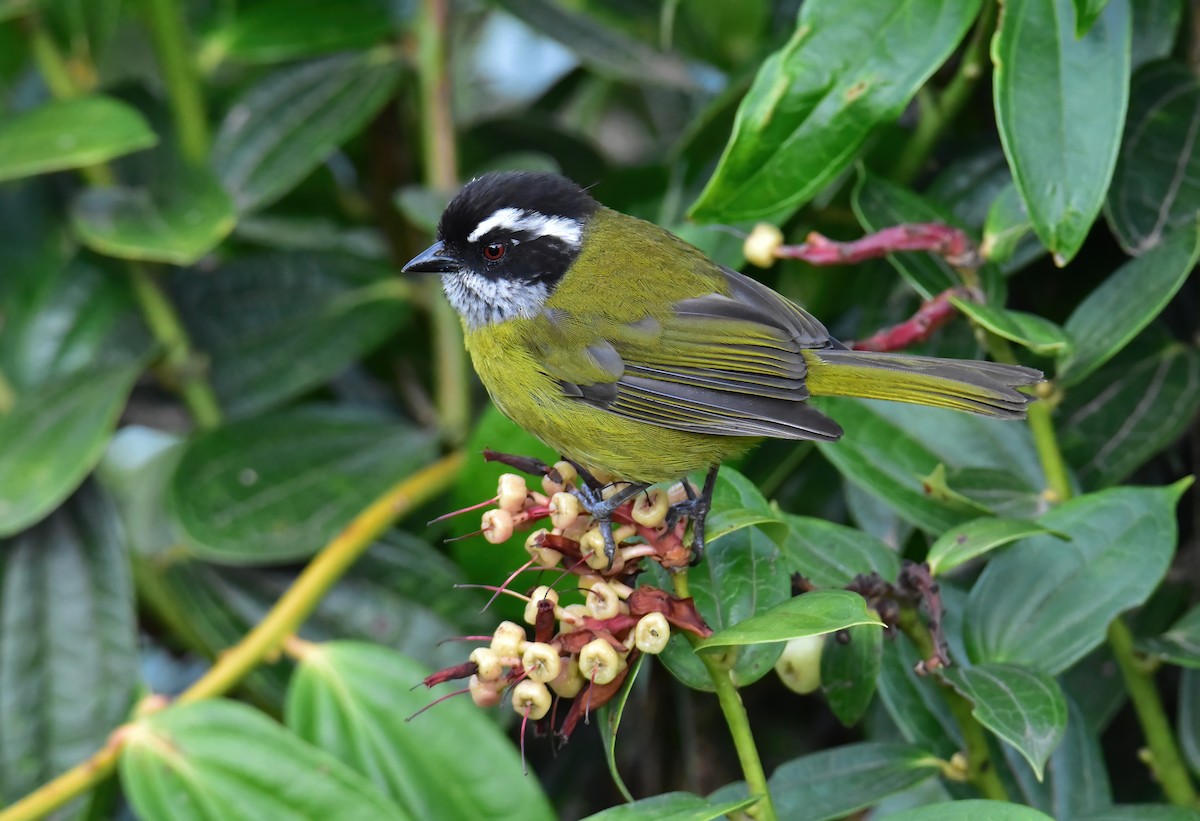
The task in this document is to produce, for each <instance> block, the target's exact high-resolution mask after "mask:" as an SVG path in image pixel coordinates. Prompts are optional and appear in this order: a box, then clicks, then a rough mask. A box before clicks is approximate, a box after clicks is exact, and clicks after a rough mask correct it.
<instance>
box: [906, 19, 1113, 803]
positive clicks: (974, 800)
mask: <svg viewBox="0 0 1200 821" xmlns="http://www.w3.org/2000/svg"><path fill="white" fill-rule="evenodd" d="M1118 1H1119V0H1118ZM964 818H969V819H971V821H1054V819H1052V818H1051V817H1050V816H1048V815H1046V814H1045V813H1042V812H1038V811H1037V810H1035V809H1033V808H1032V807H1023V806H1021V805H1020V804H1009V803H1007V802H1005V801H985V800H982V799H978V798H975V799H969V800H966V801H946V802H945V803H942V804H930V805H929V806H926V807H916V808H914V809H911V810H904V811H903V812H898V813H895V814H894V815H889V816H888V821H963V819H964Z"/></svg>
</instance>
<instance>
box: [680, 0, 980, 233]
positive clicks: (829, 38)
mask: <svg viewBox="0 0 1200 821" xmlns="http://www.w3.org/2000/svg"><path fill="white" fill-rule="evenodd" d="M978 12H979V3H978V2H977V1H976V0H958V2H954V1H953V0H906V2H903V3H900V4H897V3H895V2H892V0H863V2H858V3H855V4H854V5H853V7H852V8H847V6H846V5H845V4H844V3H840V2H838V0H816V2H811V1H810V2H806V3H804V4H803V5H802V6H801V7H800V15H799V19H798V20H797V24H796V31H795V33H794V34H793V36H792V38H791V40H790V41H789V42H788V43H787V45H785V46H784V47H783V48H782V49H780V50H779V51H777V52H775V54H773V55H771V56H770V57H769V58H768V59H767V61H766V62H765V63H764V64H763V65H762V67H761V68H760V69H759V71H758V74H757V76H756V77H755V79H754V84H753V86H752V87H751V89H750V91H749V93H747V95H746V97H745V98H744V99H743V101H742V104H741V106H740V107H739V108H738V113H737V119H736V120H735V122H734V127H733V135H732V137H731V138H730V141H729V144H728V145H727V146H726V148H725V153H724V154H723V155H722V156H721V160H720V162H719V164H718V166H717V169H716V171H715V172H714V173H713V176H712V178H711V179H710V180H709V183H708V185H707V186H706V187H705V189H704V192H703V193H702V194H701V195H700V198H699V200H698V201H697V202H696V204H695V205H694V206H692V212H691V213H692V216H694V217H696V218H697V219H700V220H706V221H724V222H735V221H738V220H748V219H755V218H758V217H766V216H770V215H776V214H778V213H779V212H781V211H786V210H790V209H794V208H797V207H799V206H800V205H803V204H804V203H805V202H807V201H808V200H809V199H811V198H812V197H813V196H814V195H815V194H816V193H818V192H819V191H820V190H821V189H822V188H824V187H825V185H826V184H827V183H829V182H830V181H831V180H833V179H834V178H836V177H837V176H838V175H840V174H841V173H842V172H843V171H845V170H846V168H847V167H849V165H850V163H851V162H852V161H853V159H854V156H855V154H856V153H857V152H858V149H859V148H860V147H861V146H862V144H863V142H864V141H865V140H866V139H867V137H868V136H869V135H870V133H871V131H872V129H873V128H874V127H875V126H876V125H878V124H880V123H885V122H890V121H892V120H894V119H895V118H896V117H898V116H899V115H900V113H901V112H902V111H903V110H904V108H905V106H906V105H908V102H909V100H911V99H912V97H913V95H914V94H916V92H917V89H919V88H920V87H921V86H922V85H923V84H924V83H925V81H926V80H927V79H928V78H929V76H930V75H931V74H932V73H933V72H934V71H935V70H936V69H937V68H938V66H940V65H941V64H942V62H943V61H944V60H945V59H946V58H947V57H949V56H950V54H951V53H952V52H953V51H954V49H955V48H956V47H957V45H958V43H959V40H961V39H962V36H963V34H965V33H966V31H967V28H968V27H969V26H970V24H971V22H972V21H973V20H974V19H975V16H976V14H978Z"/></svg>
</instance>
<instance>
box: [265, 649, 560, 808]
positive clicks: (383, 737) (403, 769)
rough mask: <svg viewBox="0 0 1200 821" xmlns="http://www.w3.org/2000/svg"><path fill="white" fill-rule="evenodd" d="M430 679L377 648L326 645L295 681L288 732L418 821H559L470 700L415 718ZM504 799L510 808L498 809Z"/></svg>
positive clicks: (305, 660)
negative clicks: (481, 819)
mask: <svg viewBox="0 0 1200 821" xmlns="http://www.w3.org/2000/svg"><path fill="white" fill-rule="evenodd" d="M429 673H430V670H429V669H427V668H426V667H424V666H423V665H420V664H417V663H416V662H414V661H412V660H410V659H408V658H405V657H404V656H402V655H400V654H398V653H396V652H394V651H391V650H388V649H385V648H382V647H377V646H375V645H372V644H365V643H358V642H331V643H329V644H323V645H319V646H317V647H314V648H312V649H311V650H310V652H309V653H308V654H307V655H306V656H305V657H304V658H303V659H302V660H301V663H300V667H299V669H298V670H297V671H296V674H295V676H294V677H293V678H292V683H291V686H290V687H289V688H288V699H287V708H286V716H287V725H288V726H289V727H290V728H291V729H292V730H293V731H295V733H296V734H297V735H299V736H300V737H301V738H303V739H305V740H306V741H309V742H310V743H312V744H314V745H316V746H317V747H320V748H321V749H322V750H325V751H326V752H328V753H330V754H332V755H333V756H335V757H336V758H337V759H338V760H339V761H343V762H345V763H346V764H348V765H349V766H350V767H352V768H353V769H355V770H357V771H358V772H360V773H362V774H363V775H365V776H367V778H369V779H370V780H371V781H372V783H374V785H375V786H376V787H377V788H379V789H380V790H381V791H382V792H383V793H384V794H386V795H388V796H390V797H391V798H392V799H393V800H395V801H396V802H397V803H398V804H399V805H400V806H401V807H403V808H404V810H405V811H406V812H407V813H408V814H409V815H411V816H412V817H414V818H470V817H473V816H476V815H478V814H479V812H480V808H481V807H487V808H488V811H487V816H488V818H495V819H502V818H511V819H526V818H528V819H540V818H553V817H554V815H553V813H552V811H551V809H550V805H549V803H548V802H547V800H546V797H545V795H544V794H543V793H542V791H541V789H540V787H539V786H538V782H537V779H535V778H527V777H524V776H523V775H522V764H521V759H520V757H519V756H518V754H517V751H516V749H514V747H513V745H512V742H510V741H509V740H508V739H507V738H506V737H505V736H504V733H503V732H502V731H501V730H500V728H499V727H498V726H497V725H496V723H495V722H494V721H492V720H491V719H490V718H489V717H488V715H487V714H486V713H485V712H483V711H482V710H480V709H479V708H478V707H476V706H475V705H474V704H473V703H472V702H471V700H470V699H469V698H457V699H451V700H449V701H446V702H443V703H442V704H439V705H437V706H436V707H434V708H433V709H431V710H428V711H426V712H424V713H421V715H419V716H416V715H415V714H416V713H417V712H418V711H419V710H421V709H422V708H424V707H425V706H427V705H428V704H429V702H430V701H432V700H433V698H434V697H435V696H433V695H431V694H430V693H429V692H428V691H427V690H425V689H424V688H416V689H414V685H416V684H419V683H420V682H421V680H422V679H423V678H425V676H427V675H429ZM410 719H411V720H410ZM500 794H504V795H505V796H506V800H505V801H503V802H497V801H495V800H494V797H495V796H496V795H500Z"/></svg>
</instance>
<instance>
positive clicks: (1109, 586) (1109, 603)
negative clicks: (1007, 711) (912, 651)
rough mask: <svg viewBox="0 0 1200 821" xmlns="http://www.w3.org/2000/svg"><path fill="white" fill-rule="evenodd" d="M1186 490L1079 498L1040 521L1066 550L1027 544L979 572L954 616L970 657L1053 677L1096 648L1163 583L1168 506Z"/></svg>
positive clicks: (1171, 542)
mask: <svg viewBox="0 0 1200 821" xmlns="http://www.w3.org/2000/svg"><path fill="white" fill-rule="evenodd" d="M1189 483H1190V482H1189V481H1185V482H1181V483H1176V484H1174V485H1170V486H1167V487H1159V488H1145V487H1123V488H1117V489H1113V490H1104V491H1100V492H1098V493H1089V494H1087V495H1086V496H1078V497H1076V498H1075V499H1072V500H1071V501H1069V502H1067V503H1065V504H1063V505H1062V506H1060V507H1057V508H1055V509H1054V510H1051V511H1050V512H1049V513H1047V514H1045V515H1044V516H1042V517H1041V519H1040V523H1041V524H1042V525H1043V526H1044V527H1046V528H1047V529H1048V530H1050V531H1053V532H1055V533H1061V534H1065V535H1066V536H1068V537H1070V541H1069V542H1067V541H1062V540H1060V539H1057V538H1055V537H1054V536H1035V537H1033V538H1030V539H1025V540H1022V541H1020V542H1018V543H1017V544H1015V545H1013V546H1011V547H1009V548H1008V550H1006V551H1005V552H1004V554H1003V555H1001V556H997V557H995V558H994V559H992V560H991V561H990V562H988V564H987V566H986V567H985V568H984V570H983V573H982V574H981V575H980V577H979V580H978V581H977V582H976V583H975V586H974V587H973V588H972V590H971V595H970V598H969V600H968V603H967V609H966V613H965V616H964V631H965V636H966V643H967V649H968V652H969V653H970V654H971V657H972V658H973V659H974V660H975V661H976V662H1003V663H1014V664H1024V665H1028V666H1029V667H1032V668H1034V669H1037V670H1041V671H1044V672H1046V673H1050V674H1051V675H1054V674H1057V673H1060V672H1062V671H1063V670H1065V669H1067V668H1068V667H1070V666H1071V665H1072V664H1074V663H1075V662H1076V661H1078V660H1079V659H1080V658H1082V657H1083V656H1084V655H1085V654H1086V653H1087V652H1088V651H1089V650H1091V649H1092V648H1093V647H1096V646H1097V645H1098V644H1100V643H1101V642H1102V641H1103V640H1104V635H1105V630H1106V629H1107V626H1108V623H1109V622H1110V621H1112V619H1113V618H1115V617H1116V616H1117V615H1118V614H1120V613H1122V612H1124V611H1125V610H1128V609H1129V608H1131V607H1135V606H1137V605H1139V604H1141V603H1142V602H1143V601H1145V600H1146V598H1147V597H1148V596H1149V595H1150V593H1151V591H1153V590H1154V588H1155V587H1157V586H1158V583H1159V582H1160V581H1161V580H1162V578H1163V575H1164V574H1165V573H1166V571H1167V567H1168V565H1169V564H1170V561H1171V556H1172V555H1173V554H1174V552H1175V540H1176V523H1175V504H1176V502H1177V501H1178V500H1179V497H1180V495H1181V494H1182V493H1183V492H1184V490H1185V489H1186V488H1187V485H1188V484H1189ZM1013 590H1020V591H1021V595H1020V596H1013V595H1011V592H1012V591H1013Z"/></svg>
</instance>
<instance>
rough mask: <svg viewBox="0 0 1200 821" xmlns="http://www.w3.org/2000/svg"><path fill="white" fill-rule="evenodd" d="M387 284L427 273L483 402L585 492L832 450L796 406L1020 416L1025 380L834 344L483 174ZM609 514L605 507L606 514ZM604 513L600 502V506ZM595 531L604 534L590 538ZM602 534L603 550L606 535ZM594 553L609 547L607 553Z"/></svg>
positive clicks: (672, 255)
mask: <svg viewBox="0 0 1200 821" xmlns="http://www.w3.org/2000/svg"><path fill="white" fill-rule="evenodd" d="M404 271H405V272H406V273H409V272H413V273H416V272H427V273H436V274H440V275H441V277H442V283H443V286H444V288H445V291H446V295H447V297H449V300H450V302H451V304H452V305H453V306H454V307H455V309H456V310H457V311H458V313H459V314H460V315H461V316H462V322H463V327H464V329H465V332H466V345H467V349H468V350H469V351H470V354H471V360H472V362H473V363H474V365H475V370H476V372H477V373H478V374H479V377H480V379H481V380H482V381H483V384H484V385H485V386H486V387H487V390H488V393H489V394H490V395H491V397H492V400H493V401H494V402H495V403H496V406H497V407H498V408H499V409H500V410H501V411H502V412H503V413H504V414H505V415H506V416H508V417H509V418H510V419H512V420H513V421H514V422H516V423H517V424H518V425H520V426H521V427H523V428H525V429H526V430H528V431H529V432H530V433H532V434H533V435H535V436H536V437H537V438H539V439H541V440H542V441H543V442H545V443H546V444H547V445H549V446H550V447H551V448H554V449H555V450H556V451H557V452H559V453H561V454H562V455H563V457H564V458H566V459H568V460H570V461H572V462H574V463H576V464H577V465H578V466H580V467H582V468H584V469H585V470H586V471H587V472H590V473H591V474H592V475H593V476H594V477H596V478H597V479H598V480H599V481H601V482H611V481H626V482H630V483H633V484H631V485H630V487H629V488H626V489H625V492H622V493H619V494H617V496H615V497H614V498H613V499H610V500H609V504H606V505H597V504H596V501H597V499H592V500H591V501H592V507H596V508H598V509H596V510H594V511H593V513H594V515H597V517H598V518H601V519H603V518H604V517H605V516H606V515H607V514H609V513H611V511H612V510H613V509H615V508H616V506H617V505H618V504H619V503H620V501H625V500H627V499H629V498H631V497H632V495H633V493H636V492H638V491H639V490H640V489H643V488H644V487H645V486H646V485H648V484H651V483H656V482H662V481H668V480H674V479H679V478H681V477H683V476H684V475H685V474H688V473H692V472H694V471H699V470H707V471H709V477H708V481H707V482H706V483H705V493H704V495H703V496H701V498H700V500H699V501H698V502H697V503H696V504H695V505H694V506H693V508H692V509H689V510H688V511H686V512H687V513H688V514H689V515H690V516H691V518H692V520H693V525H694V528H695V534H694V537H695V546H696V547H697V548H699V547H701V546H702V545H703V516H704V514H705V512H706V511H707V499H708V496H709V495H710V494H711V491H712V485H713V481H714V480H715V476H716V470H717V468H718V467H719V466H720V464H721V463H722V462H723V461H725V460H727V459H730V458H732V457H735V456H738V455H739V454H741V453H743V452H745V451H746V450H747V449H748V448H750V447H751V446H752V445H754V444H755V443H756V442H758V441H759V440H761V439H763V438H777V439H816V440H822V441H833V440H836V439H838V438H839V437H840V436H841V435H842V429H841V427H839V426H838V424H837V423H836V422H835V421H833V420H832V419H830V418H829V417H827V416H825V415H824V414H822V413H821V412H819V411H818V410H816V409H815V408H813V407H811V406H809V404H808V403H807V401H806V400H807V399H808V398H809V397H810V396H859V397H865V398H871V399H891V400H895V401H899V402H912V403H916V404H919V405H932V406H936V407H943V408H954V409H956V410H963V411H970V412H972V413H978V414H982V415H984V416H994V417H998V418H1002V419H1019V418H1021V417H1023V416H1024V415H1025V406H1026V405H1027V404H1028V402H1029V401H1030V399H1031V397H1030V396H1028V395H1026V394H1024V393H1021V392H1020V391H1018V390H1016V389H1017V388H1018V387H1023V386H1029V385H1032V384H1034V383H1036V382H1038V381H1039V380H1040V379H1041V378H1042V374H1041V373H1040V372H1038V371H1036V370H1033V369H1031V368H1025V367H1019V366H1015V365H1001V364H996V363H992V362H975V361H964V360H955V359H936V358H932V357H923V356H909V355H907V354H891V353H865V352H859V351H853V350H849V349H847V348H846V346H845V345H842V344H841V343H840V342H838V341H837V340H836V339H834V338H833V337H831V336H830V335H829V332H828V331H827V330H825V326H823V325H822V324H821V323H820V322H819V321H818V320H817V319H816V318H815V317H813V316H812V315H810V314H809V313H808V312H806V311H805V310H804V309H803V308H801V307H800V306H798V305H796V304H795V303H793V302H791V301H790V300H788V299H786V298H785V297H783V296H781V295H780V294H777V293H776V292H775V291H773V290H771V289H770V288H768V287H766V286H765V285H762V284H760V283H758V282H756V281H755V280H753V279H750V278H749V277H747V276H743V275H742V274H740V273H738V272H737V271H734V270H731V269H729V268H726V267H724V266H722V265H718V264H717V263H715V262H713V261H712V260H710V259H709V258H708V257H706V256H705V255H704V254H703V253H701V252H700V251H699V250H698V249H696V248H695V247H693V246H691V245H689V244H688V243H686V242H684V241H683V240H681V239H679V238H678V237H676V236H675V235H674V234H671V233H670V232H668V231H666V230H664V229H662V228H660V227H658V226H657V225H653V224H651V223H648V222H643V221H642V220H639V219H635V218H634V217H630V216H626V215H625V214H621V213H618V212H616V211H613V210H610V209H608V208H605V207H603V206H601V205H600V204H599V203H597V202H596V201H595V200H594V199H593V198H592V197H591V195H589V194H588V193H587V192H586V191H584V190H583V189H582V188H580V187H579V186H578V185H576V184H575V183H573V182H571V181H570V180H567V179H565V178H563V177H560V176H557V175H554V174H545V173H528V172H512V173H501V174H489V175H487V176H483V177H479V178H477V179H475V180H472V181H471V182H470V183H468V184H467V185H466V186H465V187H464V188H463V189H462V190H461V191H460V192H459V193H458V195H457V196H456V197H455V198H454V200H453V201H452V202H451V203H450V204H449V206H447V208H446V210H445V212H444V213H443V214H442V218H441V222H440V224H439V226H438V235H437V242H435V243H434V244H433V245H432V246H430V247H429V248H428V249H427V250H426V251H425V252H424V253H422V254H420V255H419V256H417V257H416V258H415V259H413V260H412V261H411V262H409V263H408V264H407V265H406V266H404ZM618 499H619V500H620V501H617V500H618ZM614 502H615V503H614ZM606 535H607V531H606ZM610 538H611V537H610ZM610 553H611V551H610Z"/></svg>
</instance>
